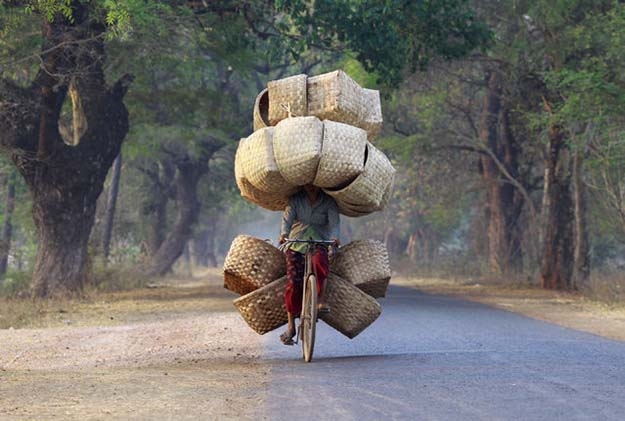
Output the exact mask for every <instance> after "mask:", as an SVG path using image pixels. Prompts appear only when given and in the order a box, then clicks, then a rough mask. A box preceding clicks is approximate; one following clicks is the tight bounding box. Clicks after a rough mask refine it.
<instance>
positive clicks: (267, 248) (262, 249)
mask: <svg viewBox="0 0 625 421" xmlns="http://www.w3.org/2000/svg"><path fill="white" fill-rule="evenodd" d="M223 270H224V287H225V288H227V289H229V290H231V291H234V292H237V293H239V294H241V295H244V294H248V293H250V292H252V291H254V290H256V289H258V288H261V287H263V286H264V285H267V284H269V283H270V282H272V281H273V280H275V279H277V278H279V277H281V276H283V275H284V274H285V273H286V263H285V259H284V254H283V253H282V252H281V251H280V250H278V249H277V248H276V247H274V246H273V245H271V244H269V243H268V242H266V241H263V240H261V239H259V238H255V237H251V236H248V235H239V236H237V237H236V238H235V239H234V240H233V241H232V244H231V246H230V250H229V251H228V254H227V255H226V259H225V261H224V268H223Z"/></svg>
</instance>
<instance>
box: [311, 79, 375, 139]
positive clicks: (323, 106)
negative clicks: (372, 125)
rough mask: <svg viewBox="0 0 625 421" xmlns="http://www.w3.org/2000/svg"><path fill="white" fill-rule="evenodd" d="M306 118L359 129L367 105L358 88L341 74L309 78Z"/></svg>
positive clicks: (365, 113)
mask: <svg viewBox="0 0 625 421" xmlns="http://www.w3.org/2000/svg"><path fill="white" fill-rule="evenodd" d="M306 85H307V90H308V115H314V116H317V117H319V118H320V119H322V120H333V121H339V122H341V123H346V124H350V125H352V126H357V127H360V126H361V125H362V122H363V120H364V118H365V116H366V115H367V110H366V106H367V102H366V100H365V97H364V96H363V91H362V88H361V87H360V85H358V83H356V82H355V81H354V80H353V79H352V78H350V77H349V76H348V75H347V74H346V73H345V72H343V71H342V70H335V71H333V72H330V73H324V74H321V75H317V76H312V77H309V78H308V80H307V84H306Z"/></svg>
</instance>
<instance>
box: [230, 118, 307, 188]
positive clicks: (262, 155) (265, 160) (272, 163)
mask: <svg viewBox="0 0 625 421" xmlns="http://www.w3.org/2000/svg"><path fill="white" fill-rule="evenodd" d="M273 134H274V128H273V127H265V128H262V129H259V130H256V131H255V132H254V133H252V135H251V136H249V137H248V138H247V142H246V143H247V146H246V148H245V149H244V151H243V156H242V157H241V159H242V166H243V173H244V174H245V178H246V179H247V180H248V181H249V182H250V183H252V185H253V186H254V187H256V188H257V189H258V190H261V191H263V192H266V193H269V194H270V195H277V196H280V197H289V196H290V195H292V194H293V193H295V192H296V191H297V186H294V185H292V184H290V183H289V182H287V181H286V180H285V179H284V177H283V176H282V174H281V173H280V171H279V170H278V165H277V164H276V159H275V157H274V153H273Z"/></svg>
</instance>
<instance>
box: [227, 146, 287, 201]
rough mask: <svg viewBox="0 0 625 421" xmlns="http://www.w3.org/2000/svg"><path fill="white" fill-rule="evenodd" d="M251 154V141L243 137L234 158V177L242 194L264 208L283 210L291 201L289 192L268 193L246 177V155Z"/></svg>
mask: <svg viewBox="0 0 625 421" xmlns="http://www.w3.org/2000/svg"><path fill="white" fill-rule="evenodd" d="M248 155H249V141H248V139H247V138H243V139H241V140H240V142H239V147H238V148H237V152H236V155H235V158H234V178H235V181H236V184H237V187H239V191H240V192H241V196H243V198H244V199H246V200H247V201H249V202H251V203H254V204H255V205H258V206H260V207H262V208H265V209H268V210H272V211H279V210H283V209H284V208H285V207H286V205H287V203H288V202H289V195H290V194H289V192H288V191H283V192H274V193H267V192H264V191H262V190H260V189H259V188H257V187H255V186H254V185H253V184H252V183H250V181H249V180H248V179H247V178H246V174H245V166H244V161H245V158H244V157H245V156H248Z"/></svg>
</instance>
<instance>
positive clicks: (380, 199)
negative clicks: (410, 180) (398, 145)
mask: <svg viewBox="0 0 625 421" xmlns="http://www.w3.org/2000/svg"><path fill="white" fill-rule="evenodd" d="M394 178H395V168H393V165H392V164H391V161H389V159H388V158H387V157H386V155H384V153H383V152H382V151H380V150H378V149H377V148H376V147H374V146H373V145H372V144H371V143H370V142H369V143H368V144H367V158H366V162H365V168H364V171H363V172H362V174H360V175H359V176H358V177H356V179H355V180H354V181H353V182H351V183H350V184H349V185H348V186H347V187H343V188H340V189H324V192H326V193H327V194H328V195H329V196H332V197H333V198H334V200H335V201H336V203H337V205H338V207H339V211H341V213H345V214H347V215H348V216H352V215H349V214H348V213H347V212H350V213H351V212H353V214H355V216H360V215H361V214H362V215H365V214H366V213H371V212H375V211H378V210H381V209H383V207H384V206H385V205H386V203H385V200H386V201H388V197H389V196H390V189H391V188H392V185H393V180H394ZM346 211H347V212H346Z"/></svg>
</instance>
